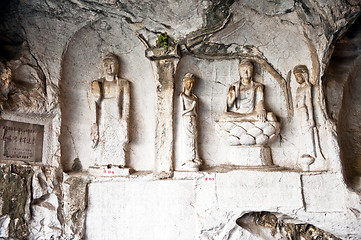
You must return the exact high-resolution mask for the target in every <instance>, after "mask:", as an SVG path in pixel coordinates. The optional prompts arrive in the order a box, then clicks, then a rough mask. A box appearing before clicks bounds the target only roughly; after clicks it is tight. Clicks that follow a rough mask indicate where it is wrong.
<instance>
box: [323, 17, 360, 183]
mask: <svg viewBox="0 0 361 240" xmlns="http://www.w3.org/2000/svg"><path fill="white" fill-rule="evenodd" d="M324 80H325V81H324V89H325V93H326V103H327V112H328V115H329V117H330V118H331V119H332V120H333V121H334V122H335V123H336V126H337V135H338V136H337V138H338V143H339V146H340V152H341V162H342V170H343V175H344V179H345V181H346V183H347V184H348V186H349V187H352V188H354V189H360V188H361V121H360V119H361V17H360V16H359V17H358V19H356V21H355V22H354V23H353V24H352V25H351V26H350V27H349V29H348V30H347V32H346V33H345V34H344V35H343V36H342V37H340V38H339V39H338V40H337V41H336V42H335V44H334V51H333V53H332V56H331V58H330V61H329V63H328V66H327V68H326V71H325V76H324Z"/></svg>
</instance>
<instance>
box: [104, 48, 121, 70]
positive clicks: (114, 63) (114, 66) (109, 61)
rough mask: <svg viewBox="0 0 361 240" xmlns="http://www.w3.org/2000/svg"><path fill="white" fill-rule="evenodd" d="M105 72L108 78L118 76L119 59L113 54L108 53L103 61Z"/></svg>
mask: <svg viewBox="0 0 361 240" xmlns="http://www.w3.org/2000/svg"><path fill="white" fill-rule="evenodd" d="M103 67H104V72H105V74H106V75H108V76H118V72H119V59H118V57H117V56H116V55H115V54H113V53H108V54H107V55H106V56H105V57H104V59H103Z"/></svg>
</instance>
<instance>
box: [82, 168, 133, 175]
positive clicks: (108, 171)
mask: <svg viewBox="0 0 361 240" xmlns="http://www.w3.org/2000/svg"><path fill="white" fill-rule="evenodd" d="M88 172H89V173H90V174H91V175H94V176H96V177H120V176H128V175H130V174H131V173H133V172H134V170H133V169H132V168H120V167H115V166H112V167H108V166H99V167H89V169H88Z"/></svg>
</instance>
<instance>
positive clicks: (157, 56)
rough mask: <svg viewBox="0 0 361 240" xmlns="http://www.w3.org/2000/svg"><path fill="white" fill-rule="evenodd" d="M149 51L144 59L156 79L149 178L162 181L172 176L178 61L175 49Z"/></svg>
mask: <svg viewBox="0 0 361 240" xmlns="http://www.w3.org/2000/svg"><path fill="white" fill-rule="evenodd" d="M156 50H159V49H149V50H148V51H147V52H146V56H147V57H148V58H149V59H150V60H152V61H153V69H154V71H155V77H156V79H155V80H156V93H157V94H156V96H157V99H156V104H155V106H156V112H155V114H156V126H155V162H154V168H153V175H154V177H155V178H158V179H164V178H170V177H172V176H173V171H174V167H173V165H174V164H173V158H174V153H173V145H174V131H173V128H174V124H173V116H174V74H175V71H176V69H177V64H178V62H179V55H178V54H177V47H175V48H174V50H173V51H172V52H169V51H167V52H159V51H156Z"/></svg>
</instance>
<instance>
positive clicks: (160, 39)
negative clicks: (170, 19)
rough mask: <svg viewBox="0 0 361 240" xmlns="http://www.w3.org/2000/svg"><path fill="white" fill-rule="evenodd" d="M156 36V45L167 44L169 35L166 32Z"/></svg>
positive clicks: (165, 46)
mask: <svg viewBox="0 0 361 240" xmlns="http://www.w3.org/2000/svg"><path fill="white" fill-rule="evenodd" d="M157 37H158V40H157V46H159V47H163V48H167V47H168V46H169V37H168V34H167V33H166V32H165V33H161V34H160V35H157Z"/></svg>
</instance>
